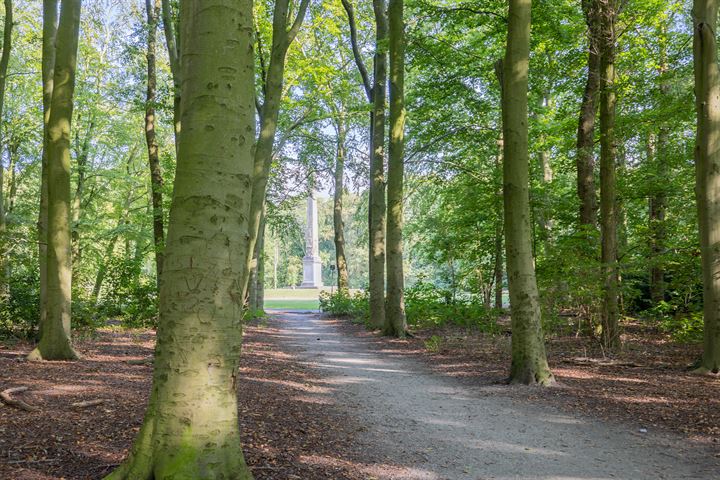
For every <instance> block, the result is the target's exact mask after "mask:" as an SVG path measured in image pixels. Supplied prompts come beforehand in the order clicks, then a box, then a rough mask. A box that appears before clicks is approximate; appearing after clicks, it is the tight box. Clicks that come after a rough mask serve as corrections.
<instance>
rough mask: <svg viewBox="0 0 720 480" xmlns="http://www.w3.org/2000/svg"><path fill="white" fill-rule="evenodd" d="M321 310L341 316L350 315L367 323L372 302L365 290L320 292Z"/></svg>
mask: <svg viewBox="0 0 720 480" xmlns="http://www.w3.org/2000/svg"><path fill="white" fill-rule="evenodd" d="M320 310H322V311H323V312H326V313H330V314H332V315H336V316H339V317H349V318H352V319H353V320H355V321H358V322H363V323H366V324H367V322H368V321H369V319H370V303H369V297H368V293H367V291H365V290H362V291H359V292H355V293H350V292H347V291H337V292H335V293H332V294H331V293H330V292H320Z"/></svg>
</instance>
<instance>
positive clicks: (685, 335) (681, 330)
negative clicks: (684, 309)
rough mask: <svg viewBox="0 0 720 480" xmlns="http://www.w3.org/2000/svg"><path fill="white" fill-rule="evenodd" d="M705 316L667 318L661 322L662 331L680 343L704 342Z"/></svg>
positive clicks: (698, 313) (691, 314) (698, 314)
mask: <svg viewBox="0 0 720 480" xmlns="http://www.w3.org/2000/svg"><path fill="white" fill-rule="evenodd" d="M703 329H704V325H703V314H702V312H691V313H689V314H685V315H674V316H666V317H664V318H663V319H662V320H661V321H660V330H662V331H663V332H665V333H669V334H670V336H671V337H672V338H673V340H675V341H676V342H679V343H699V342H702V340H703Z"/></svg>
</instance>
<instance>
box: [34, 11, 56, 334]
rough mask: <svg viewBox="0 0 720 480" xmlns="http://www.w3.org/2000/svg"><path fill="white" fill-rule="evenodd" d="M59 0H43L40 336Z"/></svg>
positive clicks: (43, 314) (44, 304) (43, 313)
mask: <svg viewBox="0 0 720 480" xmlns="http://www.w3.org/2000/svg"><path fill="white" fill-rule="evenodd" d="M57 22H58V3H57V0H43V37H42V82H43V147H42V162H41V173H40V212H39V214H38V224H37V232H38V263H39V266H40V318H39V320H38V326H39V329H38V330H39V332H38V333H39V335H38V337H42V330H43V326H44V325H45V323H46V320H47V256H48V253H47V245H48V235H47V227H48V151H49V144H48V124H49V122H50V102H51V100H52V93H53V80H54V78H53V77H54V75H55V37H56V35H57Z"/></svg>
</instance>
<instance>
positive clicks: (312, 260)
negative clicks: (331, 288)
mask: <svg viewBox="0 0 720 480" xmlns="http://www.w3.org/2000/svg"><path fill="white" fill-rule="evenodd" d="M321 267H322V264H321V262H320V242H319V240H318V214H317V199H316V198H315V193H314V192H310V195H308V199H307V226H306V227H305V257H304V258H303V283H302V285H300V288H321V287H322V268H321Z"/></svg>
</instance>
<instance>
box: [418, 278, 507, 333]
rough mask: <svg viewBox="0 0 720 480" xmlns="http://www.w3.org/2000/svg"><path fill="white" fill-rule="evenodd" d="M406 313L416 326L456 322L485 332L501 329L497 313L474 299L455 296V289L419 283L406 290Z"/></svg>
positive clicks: (427, 326) (423, 326) (495, 331)
mask: <svg viewBox="0 0 720 480" xmlns="http://www.w3.org/2000/svg"><path fill="white" fill-rule="evenodd" d="M405 314H406V315H407V322H408V325H409V326H411V327H415V328H429V327H439V326H443V325H457V326H461V327H472V328H477V329H479V330H480V331H483V332H486V333H497V332H498V331H499V329H498V326H497V322H496V313H495V312H493V311H492V310H490V309H488V308H487V307H486V306H485V305H483V304H482V303H480V302H478V301H477V300H476V299H475V298H473V297H470V298H462V299H461V298H453V296H452V292H451V291H450V290H447V289H441V288H437V287H435V286H434V285H431V284H429V283H423V282H418V283H417V284H415V285H413V286H412V287H410V288H407V289H406V290H405Z"/></svg>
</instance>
